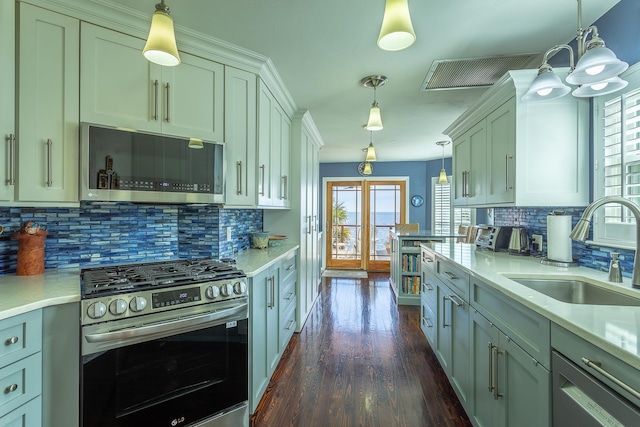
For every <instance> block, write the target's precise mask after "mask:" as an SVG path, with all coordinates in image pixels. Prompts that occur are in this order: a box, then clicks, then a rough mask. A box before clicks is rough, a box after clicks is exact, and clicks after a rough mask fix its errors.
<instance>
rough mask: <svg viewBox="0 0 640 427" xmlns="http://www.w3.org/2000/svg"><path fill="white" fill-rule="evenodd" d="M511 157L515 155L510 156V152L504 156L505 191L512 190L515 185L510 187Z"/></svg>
mask: <svg viewBox="0 0 640 427" xmlns="http://www.w3.org/2000/svg"><path fill="white" fill-rule="evenodd" d="M509 159H513V156H510V155H508V154H505V156H504V161H505V167H504V185H505V187H504V189H505V191H510V190H513V187H509Z"/></svg>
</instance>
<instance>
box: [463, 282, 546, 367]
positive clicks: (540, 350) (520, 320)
mask: <svg viewBox="0 0 640 427" xmlns="http://www.w3.org/2000/svg"><path fill="white" fill-rule="evenodd" d="M470 303H471V306H472V307H473V308H475V309H476V310H478V311H479V312H480V313H482V315H483V316H485V317H486V318H487V319H488V320H489V321H490V322H492V323H494V324H495V325H496V326H497V327H498V329H500V330H501V331H503V332H504V333H505V334H506V335H508V336H509V337H510V338H511V339H512V340H513V341H514V342H515V343H516V344H518V345H519V346H520V347H521V348H522V349H524V351H526V352H527V353H529V355H530V356H531V357H533V358H534V359H536V360H537V361H538V362H540V363H541V364H542V365H543V366H544V367H545V368H547V369H549V370H550V366H551V346H550V341H551V330H550V328H551V322H550V321H549V319H547V318H545V317H543V316H541V315H539V314H538V313H536V312H534V311H533V310H531V309H529V308H527V307H525V306H524V305H522V304H520V303H518V302H516V301H514V300H513V299H511V298H509V297H507V296H504V295H502V294H501V293H500V292H498V291H495V290H493V289H492V288H491V287H490V286H489V285H487V284H485V283H483V282H481V281H479V280H477V279H475V278H473V279H471V298H470Z"/></svg>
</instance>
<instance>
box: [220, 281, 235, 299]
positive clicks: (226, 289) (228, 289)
mask: <svg viewBox="0 0 640 427" xmlns="http://www.w3.org/2000/svg"><path fill="white" fill-rule="evenodd" d="M220 293H221V294H222V296H223V297H228V296H229V295H231V294H232V293H233V286H231V283H225V284H224V285H220Z"/></svg>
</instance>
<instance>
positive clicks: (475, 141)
mask: <svg viewBox="0 0 640 427" xmlns="http://www.w3.org/2000/svg"><path fill="white" fill-rule="evenodd" d="M469 153H470V154H469V155H470V158H471V159H470V160H471V167H470V170H469V174H468V176H467V185H468V190H467V191H468V204H469V205H478V204H483V203H485V201H486V200H487V188H486V185H487V132H486V128H485V122H484V121H482V122H480V123H478V124H477V125H475V126H474V127H472V128H471V130H469Z"/></svg>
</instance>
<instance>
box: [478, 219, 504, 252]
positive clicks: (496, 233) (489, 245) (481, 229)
mask: <svg viewBox="0 0 640 427" xmlns="http://www.w3.org/2000/svg"><path fill="white" fill-rule="evenodd" d="M511 229H512V227H509V226H494V225H490V226H486V227H485V226H478V234H477V237H476V241H475V245H476V247H477V248H479V249H488V250H491V251H506V250H508V248H509V240H510V239H511Z"/></svg>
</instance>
